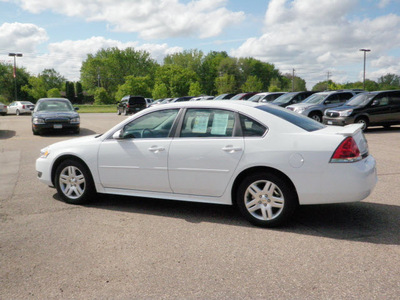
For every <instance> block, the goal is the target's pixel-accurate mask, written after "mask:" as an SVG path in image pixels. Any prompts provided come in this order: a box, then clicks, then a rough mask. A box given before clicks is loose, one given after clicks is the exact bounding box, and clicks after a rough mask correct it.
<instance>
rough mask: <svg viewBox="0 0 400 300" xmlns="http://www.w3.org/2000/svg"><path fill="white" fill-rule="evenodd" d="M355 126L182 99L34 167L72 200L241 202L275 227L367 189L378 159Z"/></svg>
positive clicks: (247, 105)
mask: <svg viewBox="0 0 400 300" xmlns="http://www.w3.org/2000/svg"><path fill="white" fill-rule="evenodd" d="M360 127H361V126H360V125H359V124H352V125H348V126H346V127H332V126H326V125H323V124H321V123H318V122H315V121H314V120H312V119H310V118H307V117H305V116H302V115H300V114H296V113H293V112H291V111H289V110H287V109H285V108H281V107H278V106H274V105H268V104H261V105H260V104H259V103H254V102H248V101H207V102H204V101H202V102H198V101H193V102H192V101H186V102H180V103H171V104H165V105H159V106H155V107H151V108H149V109H146V110H143V111H141V112H139V113H137V114H135V115H133V116H131V117H130V118H127V119H125V120H124V121H123V122H121V123H120V124H118V125H116V126H115V127H113V128H112V129H110V130H109V131H107V132H106V133H104V134H102V135H93V136H87V137H83V138H79V139H72V140H69V141H63V142H59V143H56V144H53V145H50V146H48V147H46V148H44V149H42V150H41V155H40V158H38V159H37V161H36V170H37V174H38V178H39V180H40V181H41V182H43V183H45V184H47V185H49V186H55V187H56V188H57V192H58V194H59V195H60V197H61V198H62V199H63V200H64V201H66V202H68V203H72V204H81V203H85V202H87V201H89V200H90V198H95V194H96V192H97V193H105V194H118V195H128V196H139V197H152V198H160V199H168V200H182V201H194V202H206V203H215V204H228V205H230V204H237V206H238V208H239V210H240V211H241V213H242V214H243V216H244V217H245V218H247V219H248V220H249V221H250V222H252V223H253V224H255V225H258V226H278V225H281V224H283V223H284V222H286V221H287V220H288V219H289V218H290V216H291V215H292V213H293V211H294V210H295V208H296V207H297V205H298V204H322V203H337V202H352V201H360V200H362V199H364V198H366V197H367V196H368V195H369V194H370V193H371V191H372V189H373V188H374V186H375V184H376V181H377V175H376V172H375V160H374V158H373V157H372V156H371V155H370V154H369V152H368V145H367V141H366V139H365V138H364V135H363V133H362V131H361V130H360ZM294 145H295V146H294ZM343 174H346V176H343ZM338 187H340V188H338Z"/></svg>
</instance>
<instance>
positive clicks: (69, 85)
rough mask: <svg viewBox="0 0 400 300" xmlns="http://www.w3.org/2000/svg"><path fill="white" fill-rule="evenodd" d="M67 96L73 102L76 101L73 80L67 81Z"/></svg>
mask: <svg viewBox="0 0 400 300" xmlns="http://www.w3.org/2000/svg"><path fill="white" fill-rule="evenodd" d="M65 97H66V98H67V99H69V100H70V101H72V102H75V87H74V83H73V82H71V81H66V82H65Z"/></svg>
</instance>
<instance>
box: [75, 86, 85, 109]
mask: <svg viewBox="0 0 400 300" xmlns="http://www.w3.org/2000/svg"><path fill="white" fill-rule="evenodd" d="M75 94H76V100H77V102H78V103H80V104H82V103H83V99H84V95H83V88H82V83H81V82H80V81H78V82H76V83H75Z"/></svg>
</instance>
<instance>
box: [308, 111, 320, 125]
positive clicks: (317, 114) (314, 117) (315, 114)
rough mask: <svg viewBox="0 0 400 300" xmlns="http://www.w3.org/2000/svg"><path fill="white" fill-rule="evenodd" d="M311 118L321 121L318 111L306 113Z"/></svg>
mask: <svg viewBox="0 0 400 300" xmlns="http://www.w3.org/2000/svg"><path fill="white" fill-rule="evenodd" d="M308 116H309V117H310V118H311V119H314V120H315V121H317V122H319V123H321V122H322V116H321V114H320V113H318V112H312V113H310V114H309V115H308Z"/></svg>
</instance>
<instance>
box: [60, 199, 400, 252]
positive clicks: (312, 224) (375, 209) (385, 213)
mask: <svg viewBox="0 0 400 300" xmlns="http://www.w3.org/2000/svg"><path fill="white" fill-rule="evenodd" d="M54 198H55V199H57V200H59V201H61V200H60V198H59V196H58V195H57V194H55V195H54ZM86 207H92V208H96V209H105V210H111V211H123V212H128V213H129V212H130V213H135V214H136V213H140V214H147V215H157V216H162V217H168V218H179V219H184V220H186V221H187V222H190V223H202V222H210V223H217V224H224V225H233V226H241V227H253V225H251V224H249V223H248V222H247V221H246V220H244V218H243V217H242V216H241V215H240V213H239V212H238V210H237V209H236V208H235V207H234V206H226V205H216V204H203V203H192V202H181V201H166V200H163V199H152V198H141V197H127V196H116V195H105V194H99V195H98V196H97V198H96V200H95V201H94V202H92V203H91V204H89V205H86ZM254 228H256V227H254ZM265 230H277V231H281V232H289V233H296V234H301V235H310V236H319V237H325V238H331V239H337V240H348V241H356V242H364V243H373V244H386V245H400V206H395V205H385V204H378V203H369V202H356V203H343V204H326V205H310V206H301V207H299V208H298V209H297V211H296V212H295V214H294V216H293V217H292V220H291V221H290V222H289V223H288V224H287V225H285V226H283V227H279V228H274V229H265Z"/></svg>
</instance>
